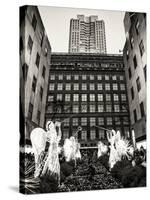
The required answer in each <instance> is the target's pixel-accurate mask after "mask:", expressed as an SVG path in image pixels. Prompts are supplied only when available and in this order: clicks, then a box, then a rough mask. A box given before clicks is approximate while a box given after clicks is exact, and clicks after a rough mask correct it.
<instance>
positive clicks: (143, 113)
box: [140, 102, 145, 117]
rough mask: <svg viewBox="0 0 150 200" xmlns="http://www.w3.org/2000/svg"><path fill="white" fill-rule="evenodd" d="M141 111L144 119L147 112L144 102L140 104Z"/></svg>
mask: <svg viewBox="0 0 150 200" xmlns="http://www.w3.org/2000/svg"><path fill="white" fill-rule="evenodd" d="M140 111H141V117H144V115H145V112H144V104H143V102H141V103H140Z"/></svg>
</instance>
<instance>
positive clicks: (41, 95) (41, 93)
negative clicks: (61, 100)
mask: <svg viewBox="0 0 150 200" xmlns="http://www.w3.org/2000/svg"><path fill="white" fill-rule="evenodd" d="M40 98H41V101H42V98H43V88H42V87H40Z"/></svg>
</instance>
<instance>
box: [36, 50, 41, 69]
mask: <svg viewBox="0 0 150 200" xmlns="http://www.w3.org/2000/svg"><path fill="white" fill-rule="evenodd" d="M35 64H36V66H37V68H39V64H40V55H39V53H37V54H36V60H35Z"/></svg>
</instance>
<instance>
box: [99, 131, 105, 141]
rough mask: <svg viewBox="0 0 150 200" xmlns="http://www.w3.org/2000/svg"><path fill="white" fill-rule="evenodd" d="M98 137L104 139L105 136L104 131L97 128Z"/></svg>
mask: <svg viewBox="0 0 150 200" xmlns="http://www.w3.org/2000/svg"><path fill="white" fill-rule="evenodd" d="M98 134H99V139H104V138H105V131H104V130H99V132H98Z"/></svg>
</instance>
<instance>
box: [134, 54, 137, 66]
mask: <svg viewBox="0 0 150 200" xmlns="http://www.w3.org/2000/svg"><path fill="white" fill-rule="evenodd" d="M133 63H134V68H135V69H136V68H137V59H136V55H135V56H134V57H133Z"/></svg>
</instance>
